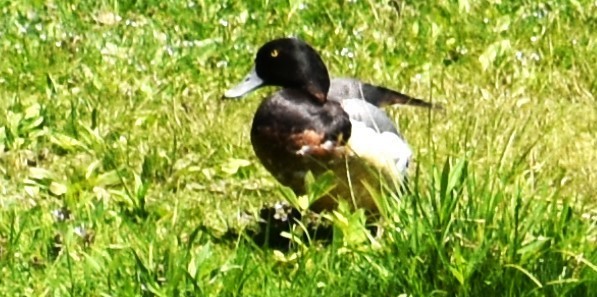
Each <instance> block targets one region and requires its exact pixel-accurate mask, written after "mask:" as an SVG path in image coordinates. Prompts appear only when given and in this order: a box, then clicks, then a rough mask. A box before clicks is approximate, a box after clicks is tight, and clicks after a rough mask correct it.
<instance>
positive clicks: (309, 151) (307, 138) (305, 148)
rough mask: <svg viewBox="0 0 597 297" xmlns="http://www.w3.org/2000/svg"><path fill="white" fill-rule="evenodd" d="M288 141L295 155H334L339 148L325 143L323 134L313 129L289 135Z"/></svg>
mask: <svg viewBox="0 0 597 297" xmlns="http://www.w3.org/2000/svg"><path fill="white" fill-rule="evenodd" d="M290 143H292V145H291V146H292V148H293V150H295V151H296V154H297V155H301V156H307V155H308V156H313V157H318V158H325V157H334V156H336V155H337V154H338V153H340V152H341V150H340V149H339V148H337V147H335V146H330V145H329V144H330V143H329V142H327V143H326V140H325V134H324V133H317V132H315V131H313V130H305V131H303V132H301V133H295V134H292V135H290Z"/></svg>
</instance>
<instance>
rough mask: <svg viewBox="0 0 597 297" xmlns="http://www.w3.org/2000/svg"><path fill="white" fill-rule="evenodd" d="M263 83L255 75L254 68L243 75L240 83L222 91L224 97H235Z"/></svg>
mask: <svg viewBox="0 0 597 297" xmlns="http://www.w3.org/2000/svg"><path fill="white" fill-rule="evenodd" d="M262 85H263V80H262V79H261V78H260V77H259V75H257V71H255V68H253V69H251V71H250V72H249V74H247V76H245V78H244V79H243V80H242V82H241V83H239V84H238V85H236V86H234V87H232V88H230V89H228V90H227V91H226V92H225V93H224V97H226V98H237V97H240V96H243V95H245V94H247V93H249V92H251V91H253V90H255V89H257V88H259V87H261V86H262Z"/></svg>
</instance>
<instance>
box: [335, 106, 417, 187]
mask: <svg viewBox="0 0 597 297" xmlns="http://www.w3.org/2000/svg"><path fill="white" fill-rule="evenodd" d="M342 108H343V109H344V111H346V113H347V114H348V116H349V118H350V122H351V124H352V130H351V137H350V139H349V140H348V144H347V145H348V147H350V149H351V150H352V151H353V152H354V153H355V154H356V155H357V156H359V157H360V158H362V159H365V160H366V161H368V162H369V163H370V164H372V165H374V166H375V167H377V168H380V169H384V170H385V171H386V172H387V173H389V174H390V175H392V176H395V177H396V178H399V177H403V176H404V175H405V174H406V171H407V168H408V164H409V161H410V158H411V156H412V150H411V149H410V147H409V145H408V143H407V142H406V140H404V138H403V137H402V135H400V132H398V129H396V126H395V125H394V123H393V122H392V121H391V120H390V119H389V118H388V116H387V115H386V113H385V112H384V111H383V110H381V109H379V108H377V107H375V106H374V105H372V104H371V103H369V102H367V101H364V100H362V99H344V100H342Z"/></svg>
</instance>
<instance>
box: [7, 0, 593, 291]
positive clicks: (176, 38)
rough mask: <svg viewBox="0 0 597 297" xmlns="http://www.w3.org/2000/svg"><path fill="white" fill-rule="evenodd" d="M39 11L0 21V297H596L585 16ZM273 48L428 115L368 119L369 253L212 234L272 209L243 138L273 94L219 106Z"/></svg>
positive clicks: (264, 9)
mask: <svg viewBox="0 0 597 297" xmlns="http://www.w3.org/2000/svg"><path fill="white" fill-rule="evenodd" d="M42 2H43V1H0V10H1V12H2V13H1V14H2V17H1V18H0V57H2V58H1V59H0V177H1V178H0V295H1V296H67V295H71V296H137V295H144V296H153V295H157V296H180V295H184V296H192V295H209V296H220V295H222V296H236V295H247V296H352V295H355V296H363V295H366V296H431V295H433V296H456V295H457V296H482V295H485V296H588V295H590V294H591V293H590V292H595V291H597V249H596V248H595V247H596V246H597V202H596V200H595V193H597V167H596V166H595V164H597V150H596V148H597V132H596V131H597V126H596V123H597V107H596V106H597V102H596V99H595V94H596V93H597V73H596V72H595V65H597V54H596V53H597V33H596V32H597V19H596V17H595V16H597V5H596V3H595V2H592V1H586V0H580V1H547V2H538V1H522V2H520V1H507V0H504V1H489V2H483V3H479V2H477V1H470V2H469V1H466V0H462V1H437V2H436V3H430V4H425V3H424V2H421V1H360V0H359V1H319V2H317V3H315V1H313V2H309V1H304V2H301V1H275V0H274V1H259V2H257V1H256V2H249V1H237V0H228V1H219V2H217V3H216V1H214V3H213V4H212V3H207V2H208V1H179V0H169V1H123V2H118V1H112V2H106V1H88V0H78V1H72V3H71V4H66V2H64V1H50V2H48V1H46V2H45V3H42ZM288 35H294V36H299V37H301V38H303V39H305V40H306V41H308V42H309V43H311V44H312V45H313V46H314V47H316V48H317V49H318V50H319V51H320V52H321V54H322V56H323V58H324V60H325V61H326V63H327V64H328V67H329V68H330V71H331V73H333V74H334V75H337V76H354V77H359V78H361V79H363V80H365V81H370V82H375V83H378V84H381V85H385V86H388V87H391V88H394V89H397V90H401V91H403V92H405V93H408V94H410V95H413V96H417V97H420V98H425V99H428V100H432V101H434V102H440V103H442V104H444V106H445V107H446V108H445V112H429V111H427V110H424V109H419V108H409V107H405V108H390V109H389V113H390V114H391V115H392V117H393V118H395V120H396V122H397V123H399V125H400V127H401V129H402V131H403V132H404V134H405V136H406V137H407V138H408V140H409V142H410V144H411V145H412V147H413V148H414V150H415V158H416V160H415V166H413V168H412V171H411V175H412V177H411V183H412V185H411V186H412V187H413V189H414V191H413V193H412V194H410V195H407V196H405V197H402V198H401V200H400V201H399V202H398V203H393V204H390V205H389V206H388V209H387V210H389V213H388V214H387V215H386V222H385V224H386V228H385V234H384V236H383V237H382V238H380V239H378V240H377V241H375V242H370V241H368V240H363V238H362V236H361V237H359V236H358V232H360V229H359V226H360V225H359V218H360V217H359V214H358V213H357V214H354V215H352V214H349V213H346V212H344V213H343V214H342V215H343V216H345V217H346V218H347V220H348V223H346V224H342V223H341V222H342V220H339V219H338V218H336V221H337V223H336V224H337V225H336V228H337V229H338V231H339V232H337V233H338V234H341V235H343V236H337V237H336V239H335V240H334V242H333V244H332V245H329V246H318V245H315V246H311V247H304V246H298V247H297V248H296V249H295V250H293V251H290V252H288V253H286V254H281V253H278V252H274V251H272V250H268V249H260V248H258V247H255V246H254V245H252V244H251V243H250V242H248V241H247V240H245V239H243V238H242V237H241V238H238V239H233V240H221V238H220V236H222V235H223V234H225V233H226V230H228V228H233V229H234V228H239V227H240V226H241V225H242V224H241V223H240V222H239V219H238V217H239V214H240V213H242V212H244V211H247V212H249V213H256V212H257V211H258V209H259V208H260V207H261V206H262V205H263V204H264V203H265V202H272V201H277V200H279V199H281V198H282V197H283V195H282V194H280V189H279V188H280V186H279V185H277V184H276V183H275V181H274V180H273V179H272V178H271V177H270V175H269V174H268V173H267V172H266V171H265V170H264V169H263V167H262V166H261V165H260V164H259V163H258V161H257V160H256V158H255V157H254V154H253V152H252V149H251V146H250V141H249V135H248V129H249V126H250V125H249V123H250V120H251V117H252V114H253V112H254V111H255V109H256V107H257V104H258V103H259V101H260V98H263V96H264V95H265V94H266V93H267V92H271V89H265V90H261V91H258V92H256V94H254V95H251V96H249V97H248V98H246V99H245V100H242V101H234V100H222V99H221V96H222V94H223V92H224V90H225V89H226V88H227V87H229V86H231V85H232V84H233V83H236V82H237V81H238V80H240V79H241V78H242V76H243V75H244V74H245V72H246V71H248V70H249V68H250V65H251V63H252V60H253V55H254V52H255V51H256V49H257V48H258V47H259V46H260V45H261V44H262V43H264V42H266V41H268V40H270V39H273V38H276V37H280V36H288ZM246 161H248V162H246ZM390 201H394V202H395V200H390ZM340 231H342V232H340ZM353 233H355V234H357V235H355V234H353Z"/></svg>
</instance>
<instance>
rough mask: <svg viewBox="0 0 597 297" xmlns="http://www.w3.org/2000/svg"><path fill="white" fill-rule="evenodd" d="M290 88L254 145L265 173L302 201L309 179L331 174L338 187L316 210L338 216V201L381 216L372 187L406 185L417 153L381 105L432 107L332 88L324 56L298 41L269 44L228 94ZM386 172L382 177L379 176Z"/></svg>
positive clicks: (277, 97)
mask: <svg viewBox="0 0 597 297" xmlns="http://www.w3.org/2000/svg"><path fill="white" fill-rule="evenodd" d="M268 85H269V86H280V87H282V88H283V89H282V90H280V91H277V92H275V93H274V94H272V95H270V96H269V97H268V98H266V99H265V100H264V101H263V102H262V103H261V105H260V106H259V107H258V109H257V112H256V113H255V116H254V118H253V125H252V128H251V143H252V145H253V149H254V151H255V154H256V155H257V157H258V158H259V160H260V161H261V163H262V164H263V165H264V166H265V168H266V169H267V170H268V171H269V172H270V173H271V174H272V175H273V176H274V177H275V178H276V179H277V180H278V181H279V182H280V183H281V184H283V185H285V186H288V187H290V188H291V189H292V190H293V191H294V192H295V193H296V194H297V195H302V194H304V193H305V174H306V173H307V172H308V171H311V172H312V173H313V174H315V175H318V174H321V173H323V172H325V171H327V170H332V171H333V172H334V173H335V174H336V176H337V177H338V182H337V185H336V187H335V188H334V189H333V190H332V192H330V193H329V195H327V196H326V197H323V198H321V199H319V200H318V201H317V202H316V203H315V204H314V205H312V206H311V209H312V210H314V211H317V212H319V211H322V210H331V209H333V208H334V207H335V206H336V205H337V200H336V199H337V198H340V199H346V200H348V201H351V202H352V205H353V206H354V207H360V208H365V209H367V210H369V211H371V212H376V211H377V205H376V203H375V201H374V199H373V198H372V197H371V194H370V191H369V189H367V186H365V184H369V186H373V188H376V187H378V186H379V184H380V177H384V178H385V181H386V182H389V184H390V185H392V183H393V184H394V185H399V184H401V182H402V181H403V179H404V177H405V175H406V172H407V168H408V164H409V161H410V159H411V156H412V151H411V149H410V147H409V146H408V144H407V142H406V141H405V140H404V138H403V137H402V135H400V133H399V132H398V130H397V129H396V127H395V125H394V123H393V122H392V121H391V120H390V119H389V118H388V116H387V115H386V113H385V112H384V111H383V110H381V109H379V107H380V106H385V105H390V104H395V103H400V104H410V105H418V106H425V107H433V105H432V104H431V103H428V102H425V101H423V100H420V99H416V98H412V97H409V96H407V95H404V94H401V93H398V92H395V91H392V90H390V89H386V88H383V87H379V86H374V85H370V84H366V83H362V82H360V81H358V80H355V79H348V78H340V79H334V80H331V81H330V77H329V75H328V70H327V68H326V66H325V64H324V62H323V61H322V59H321V57H320V56H319V54H318V53H317V52H316V51H315V50H314V49H313V48H312V47H311V46H310V45H308V44H307V43H305V42H304V41H302V40H299V39H297V38H281V39H276V40H273V41H270V42H267V43H266V44H265V45H263V46H262V47H261V48H260V49H259V50H258V52H257V55H256V58H255V65H254V67H253V69H252V70H251V71H250V73H249V74H248V75H247V76H246V77H245V79H244V80H243V81H242V82H241V83H240V84H238V85H237V86H235V87H233V88H231V89H229V90H228V91H226V92H225V94H224V95H225V97H229V98H234V97H240V96H243V95H245V94H247V93H249V92H251V91H252V90H255V89H257V88H259V87H262V86H268ZM380 173H381V174H380Z"/></svg>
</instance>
